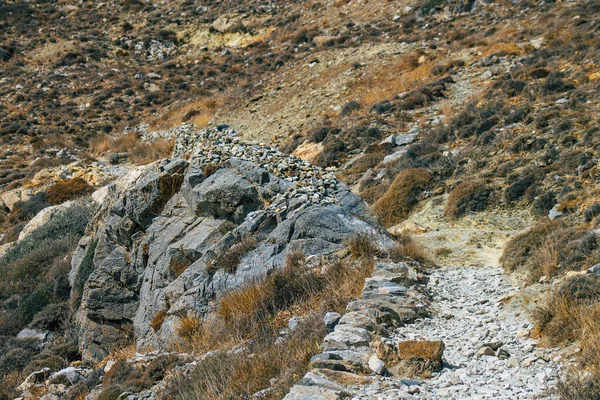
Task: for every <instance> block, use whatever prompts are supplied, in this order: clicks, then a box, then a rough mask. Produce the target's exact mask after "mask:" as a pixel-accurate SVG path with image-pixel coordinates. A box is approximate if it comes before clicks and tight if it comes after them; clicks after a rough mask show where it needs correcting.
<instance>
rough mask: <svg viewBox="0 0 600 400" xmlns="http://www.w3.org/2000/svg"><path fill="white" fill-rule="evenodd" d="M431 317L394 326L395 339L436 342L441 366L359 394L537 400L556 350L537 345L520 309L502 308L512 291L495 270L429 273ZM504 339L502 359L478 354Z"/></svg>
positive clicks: (553, 375) (554, 365)
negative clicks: (427, 375) (424, 374)
mask: <svg viewBox="0 0 600 400" xmlns="http://www.w3.org/2000/svg"><path fill="white" fill-rule="evenodd" d="M429 290H430V292H431V293H432V295H433V302H432V306H431V308H432V317H431V318H428V319H424V320H420V321H417V322H416V323H415V324H412V325H409V326H406V327H402V328H399V329H398V330H397V331H396V332H395V333H394V339H395V340H397V341H402V340H411V339H423V340H442V341H444V343H445V344H446V350H445V351H444V361H445V365H444V368H443V370H442V371H441V372H439V373H436V374H434V375H433V376H432V377H431V379H426V380H408V379H404V380H399V379H394V378H382V379H381V380H380V381H379V382H377V383H376V384H374V385H370V386H367V387H363V388H360V389H358V391H357V393H358V394H357V395H355V396H354V399H355V400H359V399H360V400H362V399H381V400H384V399H386V400H387V399H390V400H391V399H402V398H407V399H447V398H452V399H538V398H553V396H552V395H551V394H550V393H551V389H552V387H553V386H554V385H555V384H556V382H557V375H558V369H559V361H560V354H559V350H558V349H545V348H539V347H537V342H536V340H534V339H531V338H530V337H529V332H530V331H531V329H532V327H533V325H532V323H531V322H530V321H529V320H528V318H527V316H526V315H525V313H515V312H513V311H512V310H511V311H509V310H505V309H503V303H504V300H506V299H507V298H509V297H510V295H511V294H513V293H514V292H516V290H517V289H516V288H515V287H513V286H511V285H510V284H509V283H508V282H507V281H506V280H505V279H504V274H503V271H502V269H500V268H474V267H442V268H439V269H437V270H435V271H433V272H432V274H431V276H430V281H429ZM493 342H501V343H503V345H502V347H501V349H503V350H505V351H506V352H508V354H509V356H507V358H504V359H501V358H498V357H496V356H485V355H484V356H480V357H479V356H478V354H477V353H478V351H479V349H480V347H481V346H483V345H485V344H489V343H493Z"/></svg>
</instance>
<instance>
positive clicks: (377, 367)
mask: <svg viewBox="0 0 600 400" xmlns="http://www.w3.org/2000/svg"><path fill="white" fill-rule="evenodd" d="M369 368H371V371H373V372H375V373H376V374H377V375H382V374H383V372H384V371H385V363H384V362H383V361H381V360H380V359H379V358H378V357H377V355H375V354H373V355H372V356H371V357H370V358H369Z"/></svg>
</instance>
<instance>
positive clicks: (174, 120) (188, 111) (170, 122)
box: [151, 96, 227, 129]
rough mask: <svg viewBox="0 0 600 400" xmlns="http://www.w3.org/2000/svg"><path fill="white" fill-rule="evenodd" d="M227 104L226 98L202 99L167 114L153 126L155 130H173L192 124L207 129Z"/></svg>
mask: <svg viewBox="0 0 600 400" xmlns="http://www.w3.org/2000/svg"><path fill="white" fill-rule="evenodd" d="M226 103H227V98H226V97H225V96H209V97H200V98H197V99H194V100H193V101H191V102H188V103H186V104H184V105H182V106H181V107H177V108H173V109H172V110H170V111H167V112H165V113H164V114H163V115H161V117H160V118H158V119H157V120H156V121H154V122H153V123H152V125H151V126H152V127H153V128H155V129H171V128H173V127H175V126H177V125H179V124H181V123H183V122H190V123H192V124H194V126H196V127H197V128H205V127H206V126H208V123H209V122H210V120H211V119H212V118H213V117H214V115H215V114H216V112H217V110H218V109H219V108H220V107H221V106H222V105H223V104H226Z"/></svg>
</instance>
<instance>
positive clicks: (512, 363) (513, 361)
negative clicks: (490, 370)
mask: <svg viewBox="0 0 600 400" xmlns="http://www.w3.org/2000/svg"><path fill="white" fill-rule="evenodd" d="M506 366H507V367H511V368H519V359H518V358H516V357H509V358H508V360H506Z"/></svg>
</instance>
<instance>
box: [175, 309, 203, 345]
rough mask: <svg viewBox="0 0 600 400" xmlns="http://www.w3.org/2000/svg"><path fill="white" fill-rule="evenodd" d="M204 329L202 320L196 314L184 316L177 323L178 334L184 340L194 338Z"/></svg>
mask: <svg viewBox="0 0 600 400" xmlns="http://www.w3.org/2000/svg"><path fill="white" fill-rule="evenodd" d="M201 330H202V322H201V321H200V319H199V318H197V317H194V316H188V315H186V316H183V317H182V318H181V319H180V320H179V325H177V335H178V336H179V337H180V338H182V339H184V340H188V341H189V340H192V339H193V338H194V337H196V336H197V335H198V333H199V332H200V331H201Z"/></svg>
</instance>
